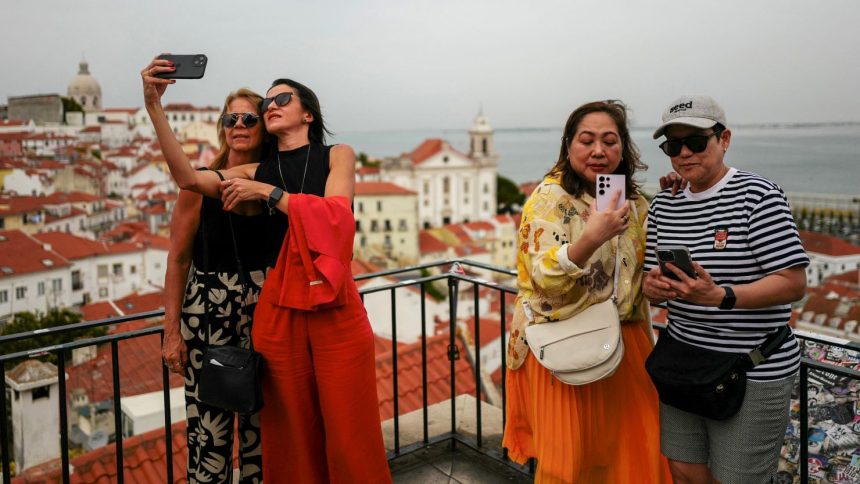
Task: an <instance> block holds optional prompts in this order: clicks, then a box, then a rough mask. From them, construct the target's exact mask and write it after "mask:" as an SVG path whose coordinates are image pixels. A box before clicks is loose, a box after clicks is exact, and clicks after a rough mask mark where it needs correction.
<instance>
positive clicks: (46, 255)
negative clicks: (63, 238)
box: [0, 230, 71, 279]
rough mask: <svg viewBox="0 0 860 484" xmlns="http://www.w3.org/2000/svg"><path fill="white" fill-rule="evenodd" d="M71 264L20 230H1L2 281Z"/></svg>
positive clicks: (0, 266)
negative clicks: (5, 278)
mask: <svg viewBox="0 0 860 484" xmlns="http://www.w3.org/2000/svg"><path fill="white" fill-rule="evenodd" d="M70 265H71V263H69V261H68V260H66V259H65V258H63V257H62V256H61V255H60V254H58V253H56V252H55V251H53V250H45V247H44V246H43V245H42V242H40V241H39V240H37V239H35V238H33V237H32V236H31V235H28V234H26V233H24V232H22V231H20V230H0V279H2V278H4V277H15V276H18V275H21V274H30V273H34V272H42V271H48V270H53V269H56V268H59V267H68V266H70Z"/></svg>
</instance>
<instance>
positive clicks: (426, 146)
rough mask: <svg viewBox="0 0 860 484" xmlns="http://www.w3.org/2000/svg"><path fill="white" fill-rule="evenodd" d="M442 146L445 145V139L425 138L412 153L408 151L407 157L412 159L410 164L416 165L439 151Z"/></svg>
mask: <svg viewBox="0 0 860 484" xmlns="http://www.w3.org/2000/svg"><path fill="white" fill-rule="evenodd" d="M443 146H445V140H443V139H441V138H430V139H426V140H424V142H423V143H421V144H420V145H419V146H418V147H417V148H415V149H414V150H413V151H412V153H409V158H411V159H412V164H414V165H417V164H419V163H421V162H422V161H424V160H426V159H427V158H430V157H431V156H433V155H435V154H436V153H438V152H439V151H441V150H442V147H443Z"/></svg>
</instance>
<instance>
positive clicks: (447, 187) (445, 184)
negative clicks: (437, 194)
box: [442, 176, 451, 193]
mask: <svg viewBox="0 0 860 484" xmlns="http://www.w3.org/2000/svg"><path fill="white" fill-rule="evenodd" d="M450 191H451V180H450V179H449V178H448V177H447V176H446V177H445V178H442V193H448V192H450Z"/></svg>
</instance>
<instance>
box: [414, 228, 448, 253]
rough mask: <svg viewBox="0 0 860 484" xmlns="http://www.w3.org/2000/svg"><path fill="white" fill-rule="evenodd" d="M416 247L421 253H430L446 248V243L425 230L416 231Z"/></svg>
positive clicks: (445, 249)
mask: <svg viewBox="0 0 860 484" xmlns="http://www.w3.org/2000/svg"><path fill="white" fill-rule="evenodd" d="M418 247H419V250H420V251H421V253H422V254H432V253H434V252H445V251H447V250H448V244H446V243H444V242H442V241H441V240H439V239H437V238H436V237H435V236H433V235H432V234H430V232H428V231H426V230H421V231H420V232H418Z"/></svg>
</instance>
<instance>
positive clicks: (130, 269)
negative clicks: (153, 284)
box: [128, 266, 137, 274]
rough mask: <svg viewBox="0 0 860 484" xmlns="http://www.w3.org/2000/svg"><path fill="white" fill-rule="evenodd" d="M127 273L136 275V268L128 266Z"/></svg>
mask: <svg viewBox="0 0 860 484" xmlns="http://www.w3.org/2000/svg"><path fill="white" fill-rule="evenodd" d="M128 272H129V273H130V274H137V266H128Z"/></svg>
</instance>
